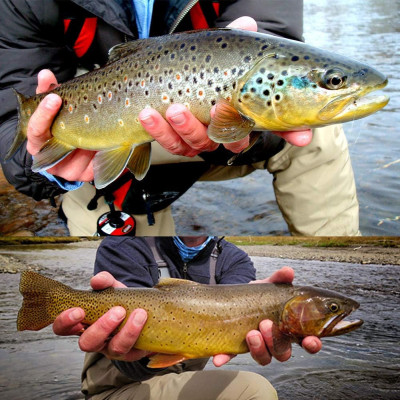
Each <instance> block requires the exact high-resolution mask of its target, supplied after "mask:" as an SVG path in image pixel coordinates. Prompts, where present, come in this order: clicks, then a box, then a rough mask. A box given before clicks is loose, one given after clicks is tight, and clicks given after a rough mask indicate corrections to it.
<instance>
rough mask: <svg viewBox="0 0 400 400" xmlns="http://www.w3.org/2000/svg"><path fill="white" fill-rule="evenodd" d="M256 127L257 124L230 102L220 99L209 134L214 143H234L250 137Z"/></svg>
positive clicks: (209, 127)
mask: <svg viewBox="0 0 400 400" xmlns="http://www.w3.org/2000/svg"><path fill="white" fill-rule="evenodd" d="M254 126H255V122H254V121H253V120H252V119H251V118H248V117H246V116H245V115H243V114H242V113H240V112H239V111H238V110H236V108H235V107H234V106H233V105H232V104H231V103H230V102H229V101H227V100H225V99H219V100H218V102H217V105H216V109H215V115H214V117H213V118H212V119H211V123H210V125H209V126H208V131H207V133H208V137H209V138H210V139H211V140H213V141H214V142H217V143H232V142H237V141H238V140H240V139H243V138H245V137H246V136H247V135H249V134H250V132H251V131H252V130H253V128H254Z"/></svg>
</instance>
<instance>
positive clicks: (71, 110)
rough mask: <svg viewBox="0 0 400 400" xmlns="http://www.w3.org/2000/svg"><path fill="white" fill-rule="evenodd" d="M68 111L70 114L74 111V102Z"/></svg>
mask: <svg viewBox="0 0 400 400" xmlns="http://www.w3.org/2000/svg"><path fill="white" fill-rule="evenodd" d="M68 111H69V113H70V114H72V113H73V111H74V107H73V106H72V104H70V105H69V106H68Z"/></svg>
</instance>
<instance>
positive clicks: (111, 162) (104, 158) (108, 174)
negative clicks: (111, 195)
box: [93, 146, 133, 189]
mask: <svg viewBox="0 0 400 400" xmlns="http://www.w3.org/2000/svg"><path fill="white" fill-rule="evenodd" d="M132 153H133V148H132V147H131V146H121V147H117V148H116V149H112V150H101V151H98V152H97V153H96V155H95V156H94V158H93V172H94V184H95V186H96V188H97V189H102V188H104V187H106V186H107V185H109V184H110V183H111V182H114V181H115V179H117V178H118V177H119V176H120V175H121V173H122V171H123V170H124V168H125V167H126V164H127V163H128V160H129V158H130V157H131V155H132Z"/></svg>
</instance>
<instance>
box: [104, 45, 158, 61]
mask: <svg viewBox="0 0 400 400" xmlns="http://www.w3.org/2000/svg"><path fill="white" fill-rule="evenodd" d="M144 40H151V39H139V40H132V41H130V42H127V43H121V44H117V45H115V46H114V47H111V49H110V50H109V51H108V64H110V63H113V62H115V61H118V60H120V59H121V58H124V57H126V56H129V55H132V54H135V53H137V52H138V51H140V50H142V49H143V47H144V43H143V42H144Z"/></svg>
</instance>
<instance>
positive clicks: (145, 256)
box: [19, 236, 322, 400]
mask: <svg viewBox="0 0 400 400" xmlns="http://www.w3.org/2000/svg"><path fill="white" fill-rule="evenodd" d="M161 270H166V273H165V272H163V271H161ZM94 272H95V275H94V277H93V278H92V280H91V286H92V287H93V289H95V290H101V289H105V288H107V287H114V288H123V287H126V286H128V287H153V286H155V285H157V284H158V283H159V276H162V277H164V278H165V277H167V276H169V277H171V278H175V279H176V278H179V279H188V280H191V281H194V282H198V283H203V284H214V285H215V284H216V285H229V284H244V283H268V282H270V283H291V282H292V281H293V278H294V272H293V270H292V269H291V268H288V267H284V268H281V269H280V270H278V271H276V272H275V273H274V274H273V275H272V276H271V277H269V278H267V279H264V280H258V281H256V280H255V279H256V277H255V269H254V266H253V263H252V261H251V260H250V258H249V257H248V255H247V254H246V253H245V252H244V251H242V250H240V249H239V248H237V247H236V246H234V245H233V244H231V243H229V242H227V241H225V240H223V239H218V238H217V237H201V236H199V237H156V238H132V237H124V238H123V237H106V238H104V239H103V241H102V243H101V245H100V247H99V249H98V252H97V256H96V261H95V268H94ZM176 282H184V281H176ZM171 289H172V287H171ZM187 300H188V301H189V300H190V299H189V298H188V299H187ZM100 304H101V303H100V302H99V307H101V306H100ZM227 313H229V311H228V310H227ZM126 316H127V310H125V309H124V308H123V307H113V308H112V309H111V310H109V311H108V312H106V313H105V314H104V315H103V316H102V317H100V318H99V319H98V320H97V321H96V322H95V323H93V324H92V325H91V326H90V327H88V326H87V325H85V324H84V323H83V321H84V319H85V312H84V310H83V309H82V308H79V307H74V308H71V309H68V310H66V311H64V312H62V313H61V314H60V315H59V316H58V317H57V318H56V320H55V322H54V324H53V330H54V332H55V333H56V334H58V335H63V336H65V335H67V336H69V335H77V334H78V335H80V338H79V347H80V348H81V350H82V351H85V352H87V355H86V357H85V363H84V367H83V373H82V391H83V393H84V394H85V395H86V396H88V398H91V399H105V398H107V399H121V400H122V399H128V398H135V399H153V398H154V399H160V398H164V399H168V400H169V399H186V398H189V397H190V398H191V399H192V400H194V399H201V400H205V399H210V400H211V399H217V398H218V399H229V400H233V399H239V398H240V399H242V400H244V399H260V400H261V399H262V400H266V399H276V398H277V397H276V396H277V395H276V392H275V390H274V388H273V387H272V386H271V385H270V383H269V382H268V381H267V380H266V379H264V378H263V377H261V376H260V375H257V374H254V373H250V372H247V371H240V372H239V371H227V370H206V371H203V368H204V367H205V365H206V363H207V361H208V359H204V358H202V359H187V360H184V359H182V357H181V356H180V355H179V354H176V355H174V354H172V355H165V354H164V355H162V354H160V355H154V354H149V352H147V351H144V350H139V349H136V348H135V347H134V346H135V342H136V341H137V339H138V337H139V335H140V333H141V331H142V329H143V327H144V325H145V324H146V321H147V313H146V311H145V310H144V309H136V310H134V311H132V313H131V314H130V316H129V317H128V320H127V322H126V324H125V325H124V326H123V327H122V328H121V330H120V331H119V332H118V333H117V334H115V335H114V336H113V332H114V331H115V330H116V329H117V328H118V327H119V325H120V324H121V322H122V321H123V320H124V319H125V317H126ZM21 319H22V317H21ZM188 323H189V321H188ZM19 329H20V328H19ZM23 329H29V328H23ZM162 340H163V339H162V334H161V333H160V341H162ZM199 340H200V339H199ZM246 343H247V346H248V349H249V351H250V353H251V355H252V357H253V358H254V360H255V361H257V362H258V363H259V364H261V365H267V364H269V363H270V362H271V360H272V358H276V359H277V360H279V361H281V362H283V361H286V360H288V359H289V358H290V355H291V342H290V339H289V338H288V337H287V336H285V335H282V334H281V333H280V332H279V330H278V329H277V327H276V326H275V325H274V324H273V323H272V321H270V320H263V321H262V322H261V323H260V324H259V330H251V331H250V332H248V333H247V335H246ZM301 343H302V346H303V347H304V349H306V350H307V351H308V352H310V353H317V352H318V351H319V350H320V349H321V346H322V344H321V341H320V340H319V339H318V337H315V336H308V337H305V338H304V339H303V340H302V342H301ZM165 345H166V346H167V345H168V344H167V343H165ZM204 346H206V344H204ZM155 356H156V358H154V357H155ZM149 357H150V359H151V360H152V363H153V364H150V365H152V366H151V367H149V366H148V363H149ZM232 357H234V355H233V354H229V355H228V354H216V355H215V356H214V357H213V363H214V365H215V366H216V367H220V366H222V365H224V364H225V363H227V362H229V361H230V360H231V359H232Z"/></svg>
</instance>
